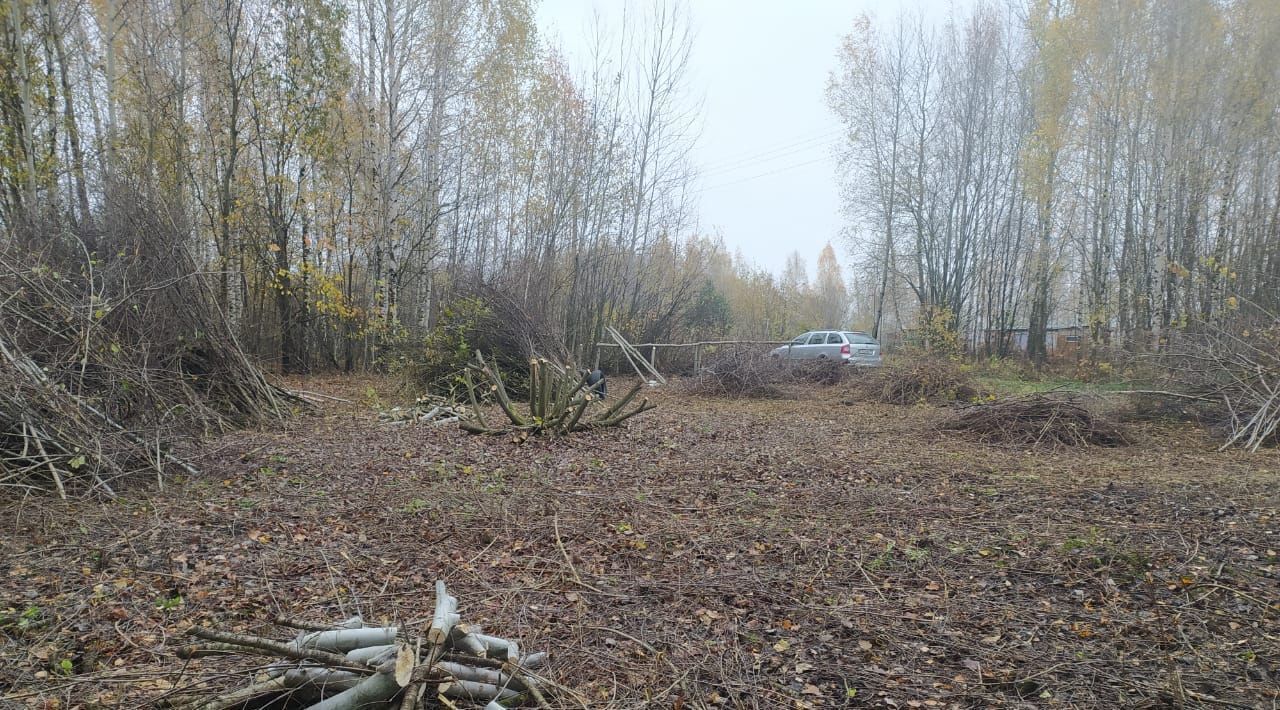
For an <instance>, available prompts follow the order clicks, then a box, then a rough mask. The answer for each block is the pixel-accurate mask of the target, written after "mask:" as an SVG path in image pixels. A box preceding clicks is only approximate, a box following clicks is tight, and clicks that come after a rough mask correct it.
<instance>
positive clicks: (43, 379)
mask: <svg viewBox="0 0 1280 710" xmlns="http://www.w3.org/2000/svg"><path fill="white" fill-rule="evenodd" d="M116 219H118V220H123V221H122V222H120V223H119V224H114V225H111V224H109V225H108V229H106V230H104V232H103V233H102V234H96V235H94V236H95V239H96V241H95V242H94V244H95V247H96V248H95V247H91V246H90V242H89V241H86V240H87V239H88V237H85V238H78V237H75V236H74V235H67V234H65V233H56V234H49V235H46V234H31V235H28V236H27V237H26V238H25V239H19V240H17V241H15V242H11V243H9V244H8V245H6V246H5V247H4V248H3V249H0V486H3V487H8V488H18V489H22V490H31V489H42V490H55V491H57V492H58V493H59V494H60V495H62V496H63V497H66V495H67V493H68V491H69V490H72V489H79V490H87V489H96V490H98V491H101V492H104V493H107V494H111V493H112V484H113V482H114V481H116V480H117V479H121V478H124V477H126V476H128V475H130V474H135V473H139V472H144V471H149V472H151V473H152V474H154V475H155V476H156V477H157V478H158V479H160V480H163V478H162V476H163V473H164V472H165V470H166V469H167V468H169V467H171V466H176V467H178V468H181V469H183V470H186V471H188V472H192V471H194V468H192V467H191V466H190V465H189V464H186V463H184V462H182V461H181V460H179V458H178V457H177V456H176V455H175V454H174V453H173V451H172V444H173V443H174V441H175V439H177V438H180V437H182V436H192V435H196V436H198V435H203V434H207V433H211V432H216V431H223V430H226V429H229V428H233V427H239V426H245V425H251V424H255V423H258V422H260V421H263V420H265V419H270V418H280V417H284V416H287V415H288V414H289V412H290V409H291V407H294V406H298V407H303V406H306V405H305V404H304V403H303V402H302V401H301V400H299V399H298V398H297V397H294V396H292V395H290V394H289V393H287V392H285V391H283V390H281V389H279V388H277V387H274V386H273V385H271V384H269V383H268V382H267V381H266V380H265V379H264V377H263V375H262V373H261V372H260V371H259V370H258V369H257V367H255V366H254V365H253V363H251V362H250V361H249V359H248V358H247V357H246V356H245V354H244V352H243V351H242V350H241V349H240V347H239V344H238V343H237V341H236V339H235V337H234V334H233V332H232V329H231V327H230V326H229V325H228V323H227V321H226V320H225V319H224V317H223V315H222V313H221V311H220V310H219V309H218V307H217V306H216V305H215V303H214V301H213V298H212V296H211V294H210V293H209V291H208V289H207V288H206V286H205V284H204V283H203V281H202V280H201V279H202V277H201V276H200V275H199V273H198V270H197V269H196V267H195V265H194V263H193V262H192V261H191V259H190V258H189V256H188V255H187V253H186V252H185V250H184V249H183V248H182V247H181V244H182V241H181V239H180V238H178V237H177V235H175V234H174V233H173V231H172V229H166V228H164V226H163V225H161V224H159V223H157V222H155V221H154V219H153V218H151V217H149V216H148V215H146V214H145V213H142V212H139V213H138V214H136V215H132V216H130V217H129V218H128V219H126V218H125V217H120V216H118V215H117V217H116ZM112 235H115V236H112Z"/></svg>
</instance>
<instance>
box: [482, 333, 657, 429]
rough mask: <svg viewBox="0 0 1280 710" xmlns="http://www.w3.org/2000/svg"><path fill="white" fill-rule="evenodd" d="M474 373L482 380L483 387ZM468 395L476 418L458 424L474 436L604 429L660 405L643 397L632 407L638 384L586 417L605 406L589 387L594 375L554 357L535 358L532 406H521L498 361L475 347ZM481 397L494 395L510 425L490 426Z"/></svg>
mask: <svg viewBox="0 0 1280 710" xmlns="http://www.w3.org/2000/svg"><path fill="white" fill-rule="evenodd" d="M473 373H474V374H475V375H478V376H479V377H480V378H482V383H481V385H480V386H479V387H478V386H477V384H476V382H475V379H474V378H473V377H472V375H473ZM465 380H466V385H467V395H468V397H470V399H471V409H470V411H471V414H472V416H471V417H470V418H467V419H463V420H462V421H461V422H459V426H461V427H462V429H463V430H464V431H467V432H470V433H472V434H506V433H513V432H514V433H517V434H518V435H520V436H522V437H527V436H531V435H538V434H571V433H573V432H576V431H586V430H589V429H601V428H605V427H612V426H617V425H619V424H621V423H622V422H624V421H626V420H628V419H630V418H631V417H634V416H635V415H637V414H640V413H641V412H646V411H648V410H650V409H653V408H654V407H656V406H657V405H656V404H654V403H653V402H650V401H649V400H648V399H644V400H642V401H641V402H640V404H638V405H636V406H634V407H631V408H630V409H628V407H629V406H630V405H631V403H632V401H633V400H634V399H635V397H636V395H637V394H638V393H639V392H640V388H641V387H643V386H644V384H643V383H641V382H637V383H636V384H635V386H634V387H632V388H631V389H630V390H629V391H628V392H627V393H626V394H625V395H623V396H622V397H621V398H619V399H618V401H617V402H615V403H613V404H612V405H610V406H608V407H606V408H605V409H604V411H602V412H599V413H596V414H593V415H591V416H587V411H588V409H590V408H591V407H592V405H593V404H602V403H603V402H602V398H600V397H599V396H597V395H596V393H595V390H594V389H593V388H592V387H591V385H590V373H589V372H588V373H583V374H582V375H581V376H579V375H577V374H575V373H574V371H573V370H571V369H569V368H566V367H561V366H560V365H557V364H555V363H553V362H551V361H549V360H545V359H542V358H533V359H531V360H530V361H529V388H528V389H529V401H528V407H527V409H524V408H519V407H517V406H516V404H515V403H514V402H513V401H512V400H511V396H510V395H509V394H508V393H507V387H506V384H505V383H504V382H503V379H502V373H501V372H500V371H499V369H498V365H497V363H496V362H493V361H491V360H485V358H484V356H483V355H481V354H480V352H479V351H476V359H475V361H474V362H472V363H470V364H468V365H467V371H466V374H465ZM481 388H482V392H481V395H486V396H487V395H492V396H493V398H494V399H496V400H497V403H498V406H499V407H501V408H502V413H503V414H504V415H505V416H506V418H507V422H506V423H499V424H492V425H491V424H490V423H489V422H488V421H487V420H486V419H485V417H484V412H483V410H482V409H481V407H480V401H479V399H480V398H479V396H477V389H481Z"/></svg>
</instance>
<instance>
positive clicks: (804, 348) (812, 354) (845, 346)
mask: <svg viewBox="0 0 1280 710" xmlns="http://www.w3.org/2000/svg"><path fill="white" fill-rule="evenodd" d="M769 355H770V356H771V357H776V358H785V359H787V360H839V361H842V362H846V363H849V364H851V365H866V366H869V367H878V366H879V365H880V362H881V360H880V343H879V342H877V341H876V339H875V338H873V337H871V336H870V335H867V334H866V333H860V332H858V331H856V330H813V331H810V332H808V333H805V334H804V335H801V336H799V337H797V338H795V339H794V340H792V341H791V342H790V343H789V344H787V345H783V346H782V347H780V348H774V349H773V351H772V352H770V353H769Z"/></svg>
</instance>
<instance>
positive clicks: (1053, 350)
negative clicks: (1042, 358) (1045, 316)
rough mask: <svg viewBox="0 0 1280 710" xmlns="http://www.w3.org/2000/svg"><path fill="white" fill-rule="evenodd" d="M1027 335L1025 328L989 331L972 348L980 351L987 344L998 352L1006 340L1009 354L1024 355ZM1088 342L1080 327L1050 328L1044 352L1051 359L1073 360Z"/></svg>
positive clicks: (1086, 329)
mask: <svg viewBox="0 0 1280 710" xmlns="http://www.w3.org/2000/svg"><path fill="white" fill-rule="evenodd" d="M1028 334H1029V331H1028V329H1027V328H1009V329H1005V330H1001V329H990V330H987V331H986V333H985V334H984V335H985V337H983V336H979V337H978V338H977V342H975V343H974V344H973V346H974V349H975V350H977V351H982V350H983V349H984V348H985V347H986V344H987V343H991V347H992V349H993V350H998V349H999V343H1000V341H1001V339H1004V338H1007V342H1008V350H1009V351H1010V352H1018V353H1025V352H1027V338H1028ZM1088 342H1089V329H1088V328H1086V327H1085V326H1082V325H1061V326H1052V327H1050V328H1048V329H1046V330H1045V334H1044V346H1045V352H1047V353H1048V354H1049V357H1053V358H1063V359H1070V358H1074V357H1075V356H1076V355H1077V354H1079V352H1080V349H1081V348H1083V347H1084V346H1085V345H1086V344H1088Z"/></svg>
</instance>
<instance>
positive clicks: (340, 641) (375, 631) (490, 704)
mask: <svg viewBox="0 0 1280 710" xmlns="http://www.w3.org/2000/svg"><path fill="white" fill-rule="evenodd" d="M276 624H277V625H279V626H286V627H292V628H295V629H300V631H299V633H298V634H297V636H296V638H294V639H293V640H292V641H280V640H276V639H269V638H263V637H260V636H249V635H245V634H238V633H231V632H227V631H220V630H216V629H210V628H203V627H193V628H191V629H190V630H189V631H188V633H189V635H191V636H193V637H195V638H197V639H199V640H200V641H201V642H202V643H200V644H199V645H196V646H190V647H185V648H182V649H179V650H178V655H179V656H180V657H182V658H187V659H192V658H206V657H211V656H217V657H225V656H238V655H253V656H266V657H268V658H275V659H276V661H275V662H273V663H271V664H269V665H268V666H266V669H265V671H264V672H262V673H261V674H260V675H259V676H258V677H257V678H256V679H255V681H254V682H253V683H251V684H249V685H246V686H244V687H240V688H233V689H231V690H228V691H226V692H222V693H215V694H212V695H211V694H210V693H209V691H208V690H201V689H200V688H188V689H186V690H184V691H181V694H179V691H175V692H172V693H169V694H167V695H166V696H165V697H164V698H162V699H161V700H160V701H159V703H158V704H161V705H163V706H165V707H168V708H173V709H174V710H230V709H231V708H243V707H305V708H309V710H357V709H363V708H397V709H398V710H414V708H427V707H442V708H444V707H447V708H459V707H468V708H487V709H489V710H499V709H501V708H506V707H512V706H515V705H519V704H525V703H532V704H533V705H534V706H536V707H546V699H545V698H544V697H543V693H542V690H541V687H540V686H541V684H542V682H543V681H542V679H540V678H538V677H536V676H535V675H534V674H533V673H532V671H534V670H536V669H537V668H540V667H541V666H542V665H543V664H544V663H545V661H546V654H545V653H535V654H531V655H527V656H522V655H521V654H520V649H519V646H518V645H517V644H516V642H515V641H510V640H507V639H504V638H499V637H497V636H488V635H485V634H483V633H481V632H480V630H479V629H477V628H469V627H467V626H466V625H464V624H462V623H461V620H460V617H459V614H458V600H457V598H455V597H453V596H451V595H450V594H449V593H448V591H447V590H446V589H445V585H444V582H436V608H435V615H434V616H433V617H432V620H431V627H430V628H429V629H428V630H427V633H426V636H425V637H418V638H414V637H410V636H409V635H407V634H406V633H405V632H404V630H403V629H400V628H397V627H394V626H382V627H370V626H366V625H365V623H364V621H363V620H362V619H361V618H360V617H358V616H357V617H353V618H351V619H348V620H347V621H344V622H342V623H339V624H334V625H330V626H324V625H315V624H308V623H305V622H298V621H295V620H291V619H284V618H277V619H276Z"/></svg>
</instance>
